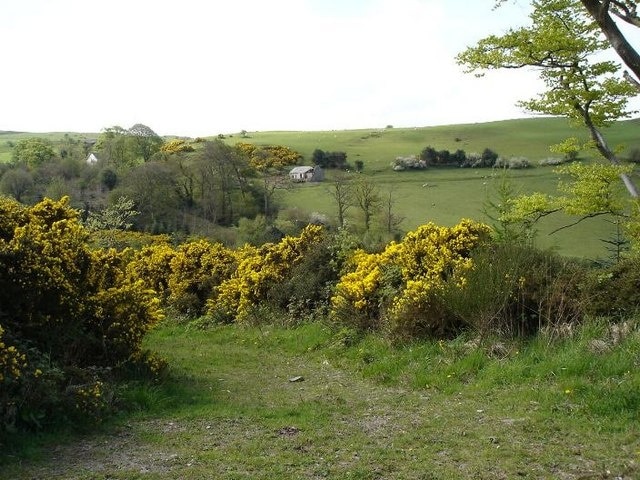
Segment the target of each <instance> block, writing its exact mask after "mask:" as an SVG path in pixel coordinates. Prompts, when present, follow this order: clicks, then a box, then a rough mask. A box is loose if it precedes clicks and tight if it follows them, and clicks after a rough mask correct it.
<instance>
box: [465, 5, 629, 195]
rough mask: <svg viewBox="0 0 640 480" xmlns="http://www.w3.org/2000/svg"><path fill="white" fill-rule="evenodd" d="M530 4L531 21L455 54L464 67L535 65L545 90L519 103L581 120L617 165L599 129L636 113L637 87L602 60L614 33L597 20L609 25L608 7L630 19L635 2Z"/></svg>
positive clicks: (597, 145) (480, 69)
mask: <svg viewBox="0 0 640 480" xmlns="http://www.w3.org/2000/svg"><path fill="white" fill-rule="evenodd" d="M500 3H504V1H501V2H498V4H500ZM532 7H533V10H532V12H531V14H530V20H531V25H530V26H526V27H520V28H514V29H510V30H508V31H507V32H506V33H505V34H504V35H502V36H497V35H490V36H488V37H486V38H484V39H482V40H480V41H479V42H478V44H477V45H475V46H473V47H470V48H468V49H467V50H465V51H464V52H462V53H460V54H459V55H458V57H457V60H458V62H459V63H460V64H462V65H464V66H465V67H466V68H467V70H468V71H469V72H483V71H486V70H490V69H511V68H524V67H532V68H537V69H539V71H540V77H541V79H542V80H543V81H544V83H545V85H546V90H545V91H544V92H542V93H541V94H539V95H538V96H537V97H535V98H532V99H529V100H525V101H522V102H520V105H521V106H523V107H524V108H525V109H527V110H529V111H532V112H537V113H544V114H550V115H560V116H565V117H568V118H570V119H572V120H575V121H577V122H579V123H581V124H583V125H584V126H585V127H587V129H588V130H589V133H590V136H591V140H592V142H591V145H593V146H595V148H596V149H597V150H598V152H599V153H600V154H601V155H602V156H603V157H604V158H606V159H607V160H609V161H610V162H611V163H613V164H618V163H619V162H618V159H617V157H616V153H615V150H614V149H613V148H611V147H610V146H609V145H608V143H607V141H606V139H605V137H604V135H603V134H602V132H601V130H602V128H603V127H606V126H607V125H609V124H610V123H611V122H612V121H615V120H619V119H623V118H627V117H629V116H630V115H631V114H632V113H635V112H633V111H631V110H630V109H629V108H628V101H629V99H630V98H631V97H633V96H635V95H637V94H638V90H637V89H636V85H637V82H635V83H634V82H631V81H629V80H628V79H627V77H628V75H627V76H626V77H623V76H621V75H620V66H619V65H618V64H616V63H615V62H612V61H609V60H603V59H602V56H601V53H602V52H603V51H605V50H606V49H607V48H609V46H610V45H612V44H613V43H612V40H611V39H613V38H614V37H615V35H614V34H612V33H610V34H609V35H607V34H606V32H605V30H603V29H602V27H601V23H602V25H603V26H605V27H607V28H609V27H610V25H609V23H608V20H607V19H606V18H605V17H607V18H609V19H610V15H609V11H611V12H618V13H620V14H624V12H626V15H627V17H629V18H630V19H632V18H637V17H636V16H635V2H614V1H611V2H610V1H604V2H597V1H596V2H591V1H587V0H584V1H577V0H539V1H533V2H532ZM631 7H634V8H633V9H631ZM610 8H611V10H609V9H610ZM625 8H626V10H625ZM594 14H595V15H599V17H598V19H599V20H594V17H593V16H592V15H594ZM611 21H613V20H611ZM607 31H609V32H610V30H607ZM603 32H605V33H604V34H603ZM609 37H611V39H610V38H609ZM616 45H617V47H618V48H623V49H624V47H623V46H621V45H620V44H618V43H616ZM618 48H616V51H618ZM630 60H632V59H630ZM632 65H633V63H632ZM621 177H622V179H623V181H624V183H625V186H626V188H627V190H628V192H629V193H630V195H631V196H632V197H635V198H637V197H638V190H637V188H636V186H635V185H634V184H633V182H632V181H631V179H630V177H629V176H628V175H627V174H626V173H622V174H621Z"/></svg>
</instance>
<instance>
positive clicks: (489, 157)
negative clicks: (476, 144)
mask: <svg viewBox="0 0 640 480" xmlns="http://www.w3.org/2000/svg"><path fill="white" fill-rule="evenodd" d="M481 158H482V166H483V167H493V166H494V165H495V163H496V160H498V154H497V153H496V152H494V151H493V150H491V149H490V148H485V149H484V150H483V151H482V157H481Z"/></svg>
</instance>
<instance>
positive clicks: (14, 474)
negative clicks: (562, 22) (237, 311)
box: [0, 323, 640, 479]
mask: <svg viewBox="0 0 640 480" xmlns="http://www.w3.org/2000/svg"><path fill="white" fill-rule="evenodd" d="M595 340H598V341H600V342H601V344H598V345H600V346H599V348H598V349H594V348H593V346H594V341H595ZM148 343H149V346H150V347H152V348H154V349H156V350H158V351H160V352H161V353H162V354H164V355H166V356H167V357H168V358H169V360H170V362H171V365H172V366H173V367H172V376H171V377H170V379H169V380H167V381H166V382H165V383H164V384H162V385H157V386H155V387H144V388H142V387H140V388H138V389H137V390H135V389H134V390H133V391H132V392H130V396H131V397H132V398H137V400H138V401H139V402H140V404H141V406H143V407H144V410H141V411H140V412H138V413H135V412H134V413H130V414H129V415H128V416H125V417H124V418H121V419H120V420H119V422H118V423H117V424H116V425H115V426H111V427H109V428H106V429H103V430H102V431H99V432H96V433H95V434H94V435H88V436H81V437H79V438H71V439H68V438H67V439H65V440H64V441H61V442H58V443H56V442H54V441H52V440H49V441H47V442H43V443H41V444H40V452H41V453H40V455H39V456H36V457H33V456H31V457H24V456H22V457H17V458H14V459H13V461H9V463H6V464H5V465H4V466H3V467H0V477H1V478H16V479H20V478H41V477H46V478H75V479H107V478H109V479H130V478H145V479H147V478H151V479H161V478H181V479H196V478H220V479H241V478H246V479H261V478H264V479H267V478H271V479H272V478H291V479H294V478H295V479H298V478H310V479H315V478H358V479H374V478H385V479H449V478H469V479H494V478H525V479H526V478H530V479H539V478H549V479H552V478H553V479H555V478H562V479H587V478H589V479H591V478H593V479H595V478H598V479H609V478H610V479H614V478H625V479H626V478H638V476H639V475H640V463H639V462H640V440H639V439H640V436H639V435H638V433H639V432H638V425H640V423H639V420H640V417H639V413H638V412H639V411H640V404H639V398H640V395H639V394H638V393H637V392H638V391H640V373H638V370H637V362H638V361H639V360H640V358H639V357H638V352H639V351H640V334H639V333H638V331H637V330H632V331H630V332H627V333H626V334H625V335H623V336H622V338H621V339H618V337H617V336H616V335H614V334H613V333H612V331H611V330H610V329H609V327H608V326H607V325H606V324H603V323H594V324H591V325H588V326H586V327H584V328H582V329H580V330H578V331H576V332H574V333H573V335H572V336H570V337H563V338H560V339H555V340H554V339H553V338H552V337H551V336H550V335H546V336H545V335H541V336H540V337H539V338H538V339H536V340H532V341H529V342H524V341H519V342H515V341H514V342H510V343H500V342H498V341H495V342H491V341H489V340H486V341H484V342H482V343H478V342H477V341H475V340H474V339H472V338H458V339H455V340H452V341H448V342H436V343H434V342H417V343H415V344H411V345H405V346H393V345H390V344H389V343H388V342H386V341H384V340H382V339H380V338H379V337H374V336H365V337H358V336H357V335H354V334H353V332H350V331H347V330H342V331H340V332H334V331H332V330H330V329H329V328H327V327H326V326H324V325H322V324H319V323H314V324H307V325H303V326H301V327H298V328H295V329H290V330H285V329H281V328H276V327H262V328H260V329H258V328H242V327H238V326H224V327H218V328H215V329H212V330H209V331H200V330H196V329H193V328H186V327H184V326H164V327H162V328H160V329H159V330H157V331H155V332H154V333H153V334H152V336H151V337H150V338H149V342H148ZM296 376H302V377H303V378H304V381H300V382H290V381H289V380H290V379H291V378H292V377H296ZM130 399H131V398H130ZM4 460H5V461H6V460H7V457H6V456H5V458H4Z"/></svg>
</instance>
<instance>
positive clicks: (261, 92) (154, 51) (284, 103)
mask: <svg viewBox="0 0 640 480" xmlns="http://www.w3.org/2000/svg"><path fill="white" fill-rule="evenodd" d="M494 3H495V0H473V1H469V0H269V1H266V0H242V1H239V0H180V1H176V0H109V1H106V0H2V1H1V2H0V45H2V46H3V47H2V57H1V58H2V66H3V68H2V71H1V72H0V99H1V100H0V101H1V103H0V130H16V131H29V132H53V131H69V132H99V131H100V130H102V129H103V128H107V127H111V126H115V125H119V126H121V127H124V128H129V127H131V126H132V125H134V124H136V123H143V124H145V125H147V126H149V127H151V128H152V129H153V130H154V131H155V132H156V133H158V134H160V135H184V136H190V137H195V136H210V135H217V134H219V133H223V134H226V133H233V132H239V131H241V130H246V131H248V132H252V131H273V130H342V129H360V128H363V129H365V128H367V129H368V128H384V127H386V126H388V125H392V126H394V127H422V126H431V125H447V124H456V123H475V122H485V121H493V120H504V119H511V118H523V117H526V116H527V113H526V112H524V111H523V110H522V109H520V108H519V107H517V106H516V102H517V101H518V100H524V99H528V98H531V97H532V96H534V95H535V94H536V93H537V92H539V91H541V88H542V87H541V84H540V82H539V80H538V79H537V76H536V74H535V73H534V72H531V71H502V72H491V73H490V74H487V75H486V76H485V77H483V78H476V77H475V76H474V75H472V74H467V73H464V71H463V68H462V67H461V66H459V65H457V64H456V63H455V56H456V54H457V53H459V52H461V51H462V50H464V49H465V48H466V47H467V46H471V45H473V44H474V43H475V42H477V40H479V39H480V38H483V37H485V36H487V35H489V34H498V35H499V34H501V33H503V32H505V31H506V30H507V29H508V28H509V27H514V26H519V25H522V24H524V23H526V20H527V12H528V3H529V2H527V1H524V0H522V1H518V0H516V1H514V2H508V3H507V4H506V5H505V6H503V7H501V8H500V9H499V10H497V11H494V10H493V9H492V7H493V5H494Z"/></svg>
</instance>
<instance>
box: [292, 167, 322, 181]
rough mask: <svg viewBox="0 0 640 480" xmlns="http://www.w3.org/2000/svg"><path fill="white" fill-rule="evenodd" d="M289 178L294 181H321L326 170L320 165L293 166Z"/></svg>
mask: <svg viewBox="0 0 640 480" xmlns="http://www.w3.org/2000/svg"><path fill="white" fill-rule="evenodd" d="M289 178H290V179H291V180H292V181H294V182H320V181H322V179H323V178H324V172H323V171H322V169H321V168H320V167H318V166H315V167H293V168H292V169H291V171H290V172H289Z"/></svg>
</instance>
